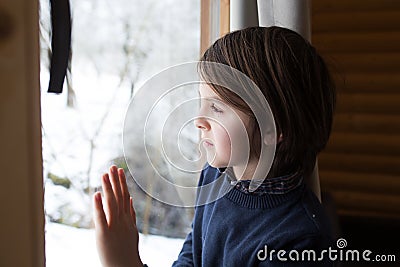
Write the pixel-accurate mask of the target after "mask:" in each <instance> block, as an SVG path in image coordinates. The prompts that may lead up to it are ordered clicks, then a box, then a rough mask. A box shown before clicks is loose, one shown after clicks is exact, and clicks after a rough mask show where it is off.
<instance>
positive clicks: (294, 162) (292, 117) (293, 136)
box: [199, 26, 336, 177]
mask: <svg viewBox="0 0 400 267" xmlns="http://www.w3.org/2000/svg"><path fill="white" fill-rule="evenodd" d="M201 61H203V62H216V63H221V64H225V65H228V66H230V67H232V68H235V69H237V70H239V71H240V72H242V73H244V74H245V75H247V76H248V77H249V78H250V79H251V80H252V81H253V82H254V83H255V84H256V85H257V86H258V87H259V88H260V89H261V91H262V93H263V95H264V96H265V98H266V100H267V101H268V104H269V105H270V108H271V111H272V113H273V115H274V119H275V124H276V132H277V136H278V137H279V136H280V134H282V137H283V138H282V140H281V141H280V142H278V144H277V146H276V151H275V158H274V161H273V164H272V167H271V171H270V173H269V175H268V177H274V176H280V175H285V174H291V173H294V172H298V173H300V174H303V175H310V174H311V172H312V170H313V168H314V165H315V160H316V156H317V154H318V153H319V152H320V151H321V150H322V149H323V148H324V147H325V145H326V143H327V142H328V139H329V135H330V132H331V127H332V120H333V112H334V107H335V101H336V92H335V86H334V82H333V80H332V78H331V76H330V74H329V71H328V69H327V66H326V64H325V62H324V60H323V59H322V58H321V56H320V55H319V54H318V53H317V52H316V50H315V48H314V47H313V46H312V45H311V44H310V43H309V42H308V41H306V40H305V39H304V38H303V37H301V36H300V35H299V34H297V33H296V32H294V31H292V30H289V29H285V28H281V27H275V26H274V27H268V28H265V27H251V28H247V29H243V30H239V31H235V32H232V33H229V34H227V35H225V36H224V37H222V38H220V39H219V40H217V41H216V42H215V43H214V44H213V45H212V46H211V47H210V48H209V49H208V50H207V51H206V52H205V53H204V55H203V57H202V58H201ZM199 70H200V74H201V76H202V77H203V78H204V79H205V81H207V76H208V75H212V74H211V73H209V71H208V69H207V68H206V67H204V66H203V65H202V64H201V63H200V64H199ZM210 86H211V88H212V89H213V90H214V91H215V93H216V94H217V95H219V96H220V97H221V98H222V99H223V101H225V102H226V103H227V104H228V105H231V106H232V107H234V108H236V109H238V110H241V111H242V112H244V113H246V114H248V115H249V116H250V118H253V120H254V115H253V114H252V111H251V109H250V108H249V106H248V105H247V104H246V103H245V102H244V101H243V100H242V99H241V98H240V97H239V96H238V95H236V94H235V93H233V92H232V91H231V90H228V89H226V88H224V87H221V86H218V85H215V84H210ZM243 88H245V87H243ZM244 90H246V89H244ZM251 132H252V135H253V136H252V138H253V139H252V140H251V148H250V150H251V151H250V153H251V154H252V155H255V156H257V157H258V156H259V153H260V130H259V128H258V124H257V122H256V121H255V120H254V123H253V130H252V131H251Z"/></svg>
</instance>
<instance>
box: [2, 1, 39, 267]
mask: <svg viewBox="0 0 400 267" xmlns="http://www.w3.org/2000/svg"><path fill="white" fill-rule="evenodd" d="M38 9H39V2H38V0H1V1H0V147H1V154H0V165H1V174H0V183H1V186H0V214H1V215H0V216H1V220H0V266H1V267H3V266H4V267H9V266H10V267H11V266H12V267H14V266H15V267H44V266H45V250H44V243H45V240H44V209H43V177H42V173H43V171H42V145H41V144H42V143H41V130H40V88H39V17H38V15H39V10H38Z"/></svg>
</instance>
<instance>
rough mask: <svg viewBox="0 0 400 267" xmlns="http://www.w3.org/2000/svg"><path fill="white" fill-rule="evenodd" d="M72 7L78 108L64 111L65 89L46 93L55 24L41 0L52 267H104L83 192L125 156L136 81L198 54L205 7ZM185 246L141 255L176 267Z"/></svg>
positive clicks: (145, 243) (173, 3)
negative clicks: (66, 181) (61, 182)
mask: <svg viewBox="0 0 400 267" xmlns="http://www.w3.org/2000/svg"><path fill="white" fill-rule="evenodd" d="M71 6H72V14H73V32H72V41H73V43H72V85H73V89H74V91H75V94H76V103H75V106H74V107H67V106H66V103H67V94H66V92H67V88H66V86H64V90H63V93H62V94H59V95H55V94H49V93H47V85H48V81H49V73H48V65H49V60H48V58H47V57H46V55H47V53H48V51H47V48H48V46H49V45H50V39H51V38H50V35H49V34H48V31H49V29H50V25H51V24H50V18H49V13H50V11H49V1H46V0H41V1H40V10H41V14H40V15H41V24H40V27H41V31H42V34H41V49H42V56H41V73H40V75H41V77H40V79H41V85H42V88H41V90H42V92H41V107H42V110H41V112H42V130H43V138H42V140H43V169H44V173H43V175H44V178H45V179H44V184H45V212H46V215H47V216H46V217H47V221H48V222H47V223H46V236H45V238H46V261H47V263H46V266H47V267H63V266H68V267H71V266H76V267H79V266H85V267H86V266H100V263H99V259H98V255H97V251H96V245H95V239H94V229H93V228H92V215H91V214H92V207H91V203H92V201H91V200H92V196H91V195H90V193H88V192H87V191H86V190H85V189H86V188H87V187H91V188H95V187H97V186H99V184H100V177H101V174H102V173H104V172H106V171H107V168H108V167H109V165H110V161H111V160H112V159H115V158H116V157H120V156H121V155H122V129H123V120H124V117H125V112H126V108H127V106H128V104H129V101H130V97H131V92H130V90H131V82H132V81H133V82H134V83H135V85H136V88H137V87H138V86H137V85H138V84H140V83H142V82H143V81H145V80H146V79H148V78H149V77H151V76H152V75H153V74H155V73H157V72H159V71H160V70H162V69H164V68H166V67H168V66H172V65H175V64H178V63H182V62H188V61H194V60H197V59H198V55H199V52H198V51H199V44H200V40H199V39H200V38H199V36H200V27H199V26H200V22H199V21H200V18H199V14H200V11H199V6H200V1H187V0H165V1H159V0H147V1H140V0H117V1H114V2H112V3H111V4H110V2H109V1H105V0H72V1H71ZM127 29H131V31H128V30H127ZM124 51H125V52H124ZM126 51H130V52H132V53H131V54H129V55H127V53H126ZM127 66H128V68H127V69H125V68H126V67H127ZM105 114H107V116H106V117H105V119H104V121H103V120H102V119H103V117H104V115H105ZM99 127H101V128H99ZM91 144H92V145H94V146H93V147H91ZM91 151H92V152H93V154H92V155H91ZM89 166H90V167H89ZM49 173H51V174H53V175H56V176H58V177H60V178H68V179H69V180H70V182H71V187H70V188H65V187H62V186H59V185H54V184H53V182H52V181H51V180H50V179H47V177H48V174H49ZM50 219H52V220H57V221H60V222H63V223H65V224H69V225H77V226H80V227H81V228H76V227H71V226H67V225H63V224H59V223H54V222H50ZM182 244H183V240H182V239H171V238H166V237H162V236H151V235H148V236H144V235H140V241H139V250H140V255H141V257H142V260H143V261H144V262H145V263H146V264H148V265H149V266H150V267H151V266H171V264H172V262H173V261H174V260H175V259H176V258H177V256H178V254H179V251H180V249H181V247H182Z"/></svg>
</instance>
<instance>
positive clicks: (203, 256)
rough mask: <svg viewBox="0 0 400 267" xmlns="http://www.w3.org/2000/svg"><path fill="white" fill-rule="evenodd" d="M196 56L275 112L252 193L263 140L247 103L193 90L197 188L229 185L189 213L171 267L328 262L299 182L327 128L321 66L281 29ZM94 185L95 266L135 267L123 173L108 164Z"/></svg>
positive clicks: (243, 33) (331, 97)
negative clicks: (253, 88) (238, 142)
mask: <svg viewBox="0 0 400 267" xmlns="http://www.w3.org/2000/svg"><path fill="white" fill-rule="evenodd" d="M201 60H202V62H215V63H220V64H224V65H227V66H230V67H232V68H234V69H237V70H239V71H240V72H242V73H244V74H245V75H247V76H248V77H249V78H250V79H251V80H252V81H253V82H254V83H255V84H256V85H257V86H258V87H259V88H260V90H261V92H262V94H263V95H264V97H265V99H266V100H267V102H268V104H269V105H270V109H271V111H272V114H273V116H274V120H275V124H276V133H277V138H276V150H275V157H274V159H273V162H272V166H271V168H270V171H269V173H268V176H267V177H265V178H266V179H264V180H263V182H262V183H261V185H259V186H258V187H257V188H256V190H255V191H253V190H250V188H249V185H250V181H251V179H252V178H253V176H254V175H255V170H256V166H257V164H258V159H259V157H260V148H261V147H262V142H266V141H265V139H264V138H263V137H262V135H261V134H260V132H261V129H260V125H258V124H257V121H256V119H255V116H254V114H253V112H252V109H251V107H249V106H248V104H247V103H246V102H245V101H243V99H241V98H240V97H239V96H238V95H236V94H234V93H233V92H232V91H230V90H228V89H226V88H224V87H221V86H218V85H215V84H211V83H207V84H203V85H201V86H200V90H199V91H200V96H201V108H200V114H199V117H198V119H196V121H195V125H196V126H197V127H198V128H199V129H200V131H201V135H202V140H203V141H204V146H205V147H206V150H207V160H208V164H207V165H206V167H205V168H204V170H203V171H202V173H201V176H200V181H199V185H200V186H202V185H206V184H209V183H211V182H213V181H215V180H216V179H218V178H219V177H220V176H221V175H224V177H225V178H224V179H223V181H222V182H221V183H222V184H224V183H226V184H229V185H234V186H233V188H232V189H231V190H229V191H228V192H227V193H226V194H224V195H223V196H222V197H221V198H219V199H217V200H216V201H213V202H211V203H206V204H205V205H200V206H197V207H196V209H195V215H194V219H193V223H192V231H191V232H190V233H189V234H188V236H187V237H186V240H185V242H184V244H183V248H182V250H181V252H180V254H179V256H178V258H177V260H176V261H175V262H174V263H173V266H281V265H284V266H287V265H289V263H290V264H291V265H295V266H310V265H312V264H315V265H316V266H331V265H332V263H331V262H329V260H328V259H327V257H326V255H325V257H323V254H321V253H319V252H321V251H322V250H324V249H328V247H329V246H330V245H331V242H332V238H331V236H330V234H331V230H330V226H329V223H328V220H327V218H326V216H325V214H324V211H323V208H322V205H321V204H320V202H319V201H318V199H317V197H316V196H315V195H314V194H313V193H312V192H311V190H310V189H309V188H307V186H306V185H305V184H304V177H308V176H310V175H311V173H312V170H313V168H314V165H315V161H316V156H317V154H318V153H319V152H320V151H321V150H322V149H323V148H324V147H325V145H326V143H327V141H328V138H329V135H330V131H331V125H332V117H333V110H334V105H335V89H334V84H333V82H332V80H331V77H330V75H329V73H328V70H327V67H326V65H325V63H324V61H323V60H322V58H321V57H320V56H319V55H318V54H317V52H316V51H315V49H314V48H313V47H312V46H311V45H310V44H309V43H308V42H307V41H305V40H304V39H303V38H302V37H301V36H300V35H298V34H297V33H295V32H293V31H291V30H288V29H285V28H280V27H269V28H264V27H252V28H247V29H244V30H240V31H236V32H232V33H229V34H227V35H226V36H224V37H222V38H221V39H219V40H217V41H216V42H215V43H214V44H213V45H212V46H211V47H210V48H209V49H208V50H207V51H206V52H205V53H204V56H203V57H202V59H201ZM199 69H200V73H201V75H202V77H203V78H204V79H205V81H206V82H207V77H208V76H212V74H211V73H209V72H208V69H207V68H205V67H204V65H203V64H199ZM243 90H246V89H244V88H243ZM233 113H234V114H235V116H233V115H232V114H233ZM242 125H244V127H245V128H246V131H247V134H248V135H249V136H250V138H251V139H250V154H249V156H248V158H246V159H245V161H246V164H243V162H244V161H243V159H242V158H241V156H240V155H241V151H237V149H236V150H235V145H233V144H232V143H231V141H230V140H234V138H232V137H233V136H235V135H236V131H237V129H239V128H240V127H241V126H242ZM231 138H232V139H231ZM238 138H240V136H239V137H238ZM239 173H240V175H238V174H239ZM102 183H103V188H104V194H105V203H106V206H105V208H103V206H102V200H101V195H100V194H99V193H97V194H95V198H94V199H95V203H94V204H95V225H96V234H97V244H98V250H99V253H100V258H101V261H102V263H103V264H104V265H105V266H143V264H142V262H141V260H140V256H139V253H138V233H137V229H136V218H135V211H134V210H133V208H132V199H131V198H130V196H129V192H128V189H127V186H126V182H125V176H124V173H123V171H122V169H118V170H117V168H116V167H115V166H113V167H111V169H110V175H108V174H105V175H104V176H103V180H102ZM198 193H202V192H198ZM206 197H207V196H206ZM309 250H313V251H315V255H316V256H315V258H313V255H312V254H311V256H310V255H308V258H307V257H303V258H302V251H308V252H309ZM279 251H284V252H279ZM292 251H297V252H298V253H297V254H296V253H291V252H292ZM278 252H279V253H278ZM321 255H322V256H321ZM289 256H290V257H289ZM285 259H286V260H285ZM302 260H303V261H302Z"/></svg>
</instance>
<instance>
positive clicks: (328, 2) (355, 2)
mask: <svg viewBox="0 0 400 267" xmlns="http://www.w3.org/2000/svg"><path fill="white" fill-rule="evenodd" d="M312 9H313V13H321V12H324V13H341V12H360V11H365V12H370V11H384V10H399V9H400V1H398V0H322V1H313V2H312ZM372 20H373V18H372Z"/></svg>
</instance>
